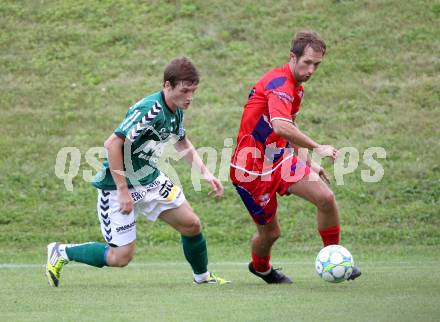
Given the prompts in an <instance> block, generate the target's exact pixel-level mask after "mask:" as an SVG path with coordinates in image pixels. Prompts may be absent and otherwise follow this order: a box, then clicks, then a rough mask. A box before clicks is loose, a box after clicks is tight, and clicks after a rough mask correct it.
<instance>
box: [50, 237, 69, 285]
mask: <svg viewBox="0 0 440 322" xmlns="http://www.w3.org/2000/svg"><path fill="white" fill-rule="evenodd" d="M59 246H60V244H59V243H50V244H49V245H47V264H46V276H47V280H48V282H49V285H50V286H53V287H58V284H59V283H60V275H61V271H62V269H63V267H64V265H66V264H67V263H68V261H67V260H65V259H64V258H63V257H62V256H61V254H60V251H59Z"/></svg>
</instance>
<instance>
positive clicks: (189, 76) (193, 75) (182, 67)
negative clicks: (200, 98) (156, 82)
mask: <svg viewBox="0 0 440 322" xmlns="http://www.w3.org/2000/svg"><path fill="white" fill-rule="evenodd" d="M199 79H200V77H199V72H198V71H197V68H196V66H194V64H193V63H192V62H191V60H189V59H188V58H186V57H179V58H174V59H173V60H172V61H171V62H170V63H169V64H168V65H167V66H166V67H165V71H164V72H163V84H164V85H165V82H166V81H168V82H170V84H171V87H173V88H174V87H175V86H176V85H177V84H178V83H180V82H189V83H191V84H198V83H199Z"/></svg>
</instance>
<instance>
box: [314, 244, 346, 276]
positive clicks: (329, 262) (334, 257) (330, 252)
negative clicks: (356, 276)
mask: <svg viewBox="0 0 440 322" xmlns="http://www.w3.org/2000/svg"><path fill="white" fill-rule="evenodd" d="M353 265H354V261H353V256H351V254H350V252H349V251H348V250H347V249H346V248H344V247H342V246H340V245H330V246H327V247H324V248H323V249H321V251H320V252H319V254H318V256H316V261H315V269H316V272H317V273H318V275H319V276H320V277H321V278H322V279H323V280H324V281H327V282H331V283H340V282H343V281H345V280H346V279H347V278H349V277H350V275H351V272H352V271H353Z"/></svg>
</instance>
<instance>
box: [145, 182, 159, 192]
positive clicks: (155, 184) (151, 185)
mask: <svg viewBox="0 0 440 322" xmlns="http://www.w3.org/2000/svg"><path fill="white" fill-rule="evenodd" d="M159 184H160V181H159V180H154V181H153V182H152V183H149V184H147V185H146V186H145V189H147V191H150V190H153V189H155V188H157V187H158V186H159ZM143 192H145V191H143Z"/></svg>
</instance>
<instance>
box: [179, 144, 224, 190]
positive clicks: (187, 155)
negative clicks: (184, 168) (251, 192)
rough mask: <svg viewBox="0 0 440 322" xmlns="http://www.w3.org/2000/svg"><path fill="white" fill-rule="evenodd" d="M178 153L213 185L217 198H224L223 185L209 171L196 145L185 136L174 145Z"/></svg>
mask: <svg viewBox="0 0 440 322" xmlns="http://www.w3.org/2000/svg"><path fill="white" fill-rule="evenodd" d="M174 147H175V148H176V150H177V152H179V153H182V154H183V158H184V159H185V161H186V162H188V164H189V165H190V166H191V167H192V168H196V169H197V170H198V171H199V172H200V174H201V175H202V176H203V178H204V179H205V180H206V181H208V182H209V183H210V184H211V187H212V189H213V191H212V192H213V193H214V194H215V196H216V197H221V196H223V192H224V188H223V185H222V184H221V182H220V180H218V179H217V178H216V177H214V175H213V174H212V173H211V171H209V169H208V168H207V167H206V165H205V164H204V163H203V160H202V159H201V158H200V156H199V154H198V153H197V151H196V149H195V148H194V145H193V144H192V143H191V141H190V140H189V139H188V138H187V137H186V136H185V137H183V138H182V139H180V140H179V141H177V142H176V143H175V144H174Z"/></svg>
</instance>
